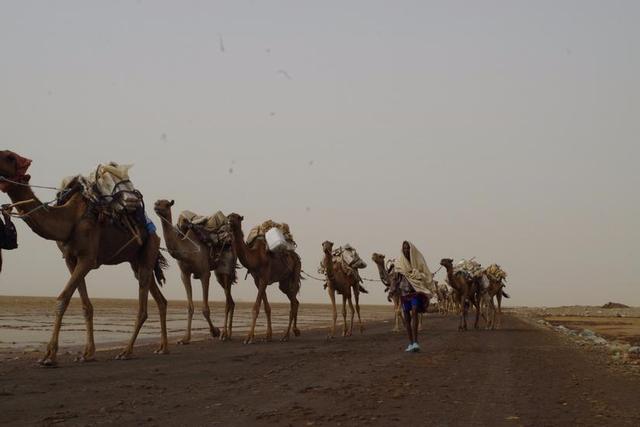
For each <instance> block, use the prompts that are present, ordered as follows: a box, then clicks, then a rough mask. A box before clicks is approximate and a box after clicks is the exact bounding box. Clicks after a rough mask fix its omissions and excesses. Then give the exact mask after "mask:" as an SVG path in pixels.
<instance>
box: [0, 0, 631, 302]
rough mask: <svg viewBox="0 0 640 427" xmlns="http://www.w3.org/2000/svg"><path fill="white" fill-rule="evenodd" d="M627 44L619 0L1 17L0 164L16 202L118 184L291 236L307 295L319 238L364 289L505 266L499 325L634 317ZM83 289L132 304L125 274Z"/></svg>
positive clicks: (24, 254)
mask: <svg viewBox="0 0 640 427" xmlns="http://www.w3.org/2000/svg"><path fill="white" fill-rule="evenodd" d="M638 22H640V2H637V1H626V2H625V1H606V2H605V1H586V0H580V1H558V0H553V1H541V0H536V1H530V2H525V1H468V2H459V1H443V2H429V1H415V2H409V1H394V2H391V1H371V0H366V1H321V2H299V1H270V2H266V1H264V2H262V1H239V0H234V1H229V2H213V1H179V2H178V1H173V2H165V1H137V2H136V1H56V2H47V1H26V0H20V1H2V2H1V3H0V140H1V141H2V143H1V144H0V145H1V146H2V148H3V149H12V150H14V151H16V152H18V153H20V154H22V155H24V156H27V157H29V158H32V159H33V165H32V167H31V169H30V173H31V175H32V182H33V183H35V184H44V185H57V184H58V183H59V182H60V180H61V179H62V177H64V176H67V175H72V174H77V173H81V172H82V173H85V172H87V171H89V170H92V169H94V168H95V166H96V165H97V164H98V163H101V162H108V161H110V160H114V161H117V162H121V163H134V164H135V166H134V168H133V169H132V171H131V177H132V179H133V181H134V183H135V184H136V186H137V187H138V188H139V189H140V190H141V191H142V192H143V193H144V196H145V200H146V202H147V204H148V205H152V204H153V202H154V201H155V200H157V199H159V198H168V199H175V201H176V206H175V208H174V209H175V210H176V211H175V212H174V214H177V211H179V210H182V209H189V210H193V211H196V212H199V213H211V212H214V211H215V210H217V209H221V210H223V211H224V212H225V213H230V212H238V213H241V214H242V215H244V217H245V232H248V229H249V228H250V227H252V226H253V225H255V224H257V223H258V222H261V221H263V220H266V219H269V218H272V219H274V220H276V221H284V222H288V223H289V224H290V226H291V229H292V232H293V233H294V236H295V238H296V240H297V241H298V244H299V253H300V254H301V256H302V259H303V268H304V269H305V270H307V271H308V272H311V273H312V274H314V273H315V271H316V268H317V265H318V263H319V261H320V258H321V256H322V253H321V243H322V241H324V240H325V239H330V240H332V241H334V242H335V243H336V245H340V244H344V243H347V242H349V243H351V244H352V245H354V246H355V247H356V248H357V249H358V250H359V252H360V254H361V255H362V256H363V258H366V259H367V261H369V264H370V266H369V268H367V270H366V271H365V272H364V274H363V275H364V276H366V277H371V278H374V277H377V272H376V270H375V268H373V267H374V266H373V263H372V262H370V255H371V253H372V252H374V251H377V252H382V253H385V254H387V255H391V256H394V257H395V256H397V255H398V253H399V251H400V246H401V242H402V241H403V240H405V239H408V240H411V241H413V242H414V243H415V244H416V245H417V246H418V248H419V249H420V250H421V251H422V252H423V253H424V255H425V257H426V259H427V262H428V263H429V266H430V267H431V269H432V270H436V268H437V267H438V262H439V260H440V259H441V258H443V257H452V258H455V259H459V258H461V257H473V256H475V257H477V259H478V260H479V261H480V262H482V263H483V264H489V263H492V262H497V263H499V264H501V265H502V266H503V267H504V268H505V270H507V272H508V273H509V284H508V288H507V290H508V292H510V293H511V295H512V297H513V298H512V300H511V301H510V303H511V304H517V305H565V304H602V303H605V302H607V301H610V300H613V301H620V302H625V303H627V304H633V305H640V288H639V285H640V283H639V281H638V277H639V271H638V265H639V264H638V258H640V197H639V195H638V188H640V179H639V174H638V159H639V156H640V144H639V141H638V135H639V134H640V103H639V101H640V85H639V84H638V76H639V75H640V48H639V47H638V41H639V40H640V26H639V25H638ZM37 194H38V195H39V196H41V198H42V199H47V200H48V199H51V198H52V195H51V194H50V193H49V192H47V191H45V190H39V191H37ZM0 200H1V201H2V202H3V203H4V202H6V201H7V200H8V197H7V196H6V195H1V194H0ZM149 216H150V217H151V218H153V219H154V220H156V223H158V221H157V217H156V215H155V213H153V212H152V211H149ZM16 222H17V226H18V232H19V243H20V247H19V249H18V250H17V251H12V252H3V256H4V259H5V263H4V267H3V269H4V271H3V272H2V275H1V276H0V294H7V295H57V294H58V293H59V292H60V291H61V290H62V288H63V287H64V284H65V282H66V279H67V277H68V273H67V271H66V268H65V266H64V262H63V260H62V259H61V257H60V253H59V251H58V249H57V247H56V245H55V243H54V242H50V241H45V240H42V239H41V238H39V237H37V236H36V235H35V234H34V233H33V232H31V230H29V229H28V228H27V227H26V226H25V224H24V223H23V222H21V221H19V220H18V221H16ZM244 273H245V272H244V270H242V271H241V272H240V274H239V275H240V276H241V277H242V278H244ZM167 277H168V279H169V280H168V283H167V285H166V286H165V287H164V290H163V292H164V293H165V295H166V296H167V297H168V298H170V299H178V298H184V296H185V294H184V290H183V287H182V284H181V283H180V280H179V272H178V269H177V265H176V263H175V261H172V262H171V268H170V270H169V271H168V273H167ZM438 278H439V279H442V278H443V275H442V272H440V273H439V274H438ZM88 283H89V295H90V296H94V297H125V298H136V297H137V290H136V289H137V284H136V282H135V281H134V279H133V276H132V274H131V272H130V269H129V267H128V266H127V265H121V266H118V267H103V268H101V269H100V270H98V271H93V272H91V273H90V275H89V277H88ZM366 286H367V288H369V289H370V290H371V294H370V295H367V296H365V297H364V298H363V303H383V302H385V294H384V292H382V288H383V287H382V285H381V284H377V283H368V284H366ZM212 290H213V292H212V299H213V300H221V299H222V298H223V293H222V291H221V288H220V287H219V286H218V285H217V284H215V283H214V284H213V285H212ZM255 293H256V290H255V287H254V285H253V283H249V282H245V281H244V280H240V283H239V284H238V285H236V286H235V287H234V290H233V294H234V296H235V298H236V299H237V300H244V301H249V300H253V299H254V298H255ZM200 295H201V291H200V286H199V284H198V283H197V282H194V297H195V298H196V299H197V300H198V299H200ZM269 295H270V299H271V301H285V300H286V299H285V298H284V296H283V295H282V294H281V293H280V291H279V290H278V288H277V286H272V287H271V288H270V290H269ZM301 300H302V301H303V302H328V297H327V296H326V293H325V291H324V290H323V289H322V284H321V283H318V282H315V281H312V280H307V281H305V282H303V285H302V291H301Z"/></svg>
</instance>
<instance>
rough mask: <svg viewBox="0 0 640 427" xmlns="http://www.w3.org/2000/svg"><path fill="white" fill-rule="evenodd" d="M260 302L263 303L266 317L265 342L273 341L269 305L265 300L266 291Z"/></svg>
mask: <svg viewBox="0 0 640 427" xmlns="http://www.w3.org/2000/svg"><path fill="white" fill-rule="evenodd" d="M262 302H263V303H264V313H265V314H266V315H267V336H266V341H267V342H271V341H272V340H273V330H272V329H271V304H269V300H268V298H267V291H266V290H265V292H264V293H263V294H262Z"/></svg>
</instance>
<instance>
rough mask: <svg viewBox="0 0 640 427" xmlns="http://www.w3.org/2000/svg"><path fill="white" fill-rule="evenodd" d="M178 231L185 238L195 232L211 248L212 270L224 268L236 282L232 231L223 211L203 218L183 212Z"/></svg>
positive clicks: (179, 217) (179, 219)
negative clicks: (189, 233) (232, 254)
mask: <svg viewBox="0 0 640 427" xmlns="http://www.w3.org/2000/svg"><path fill="white" fill-rule="evenodd" d="M177 227H178V230H179V231H180V233H181V234H182V235H183V236H186V234H187V233H188V232H189V230H191V231H193V233H194V234H195V235H196V238H197V239H198V240H199V241H200V242H201V243H203V244H204V245H205V246H207V247H208V248H209V258H210V263H211V268H213V269H219V268H222V269H223V270H224V271H226V272H227V274H229V275H231V276H233V277H234V281H235V256H231V254H230V253H232V252H233V248H232V246H231V238H232V235H231V229H230V227H229V223H228V221H227V217H226V215H225V214H223V213H222V212H221V211H217V212H216V213H214V214H213V215H210V216H202V215H198V214H195V213H193V212H191V211H186V210H185V211H182V212H180V215H179V216H178V223H177Z"/></svg>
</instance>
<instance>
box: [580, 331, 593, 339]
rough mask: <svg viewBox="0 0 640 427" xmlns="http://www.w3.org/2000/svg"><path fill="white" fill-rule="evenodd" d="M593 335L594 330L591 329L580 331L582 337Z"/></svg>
mask: <svg viewBox="0 0 640 427" xmlns="http://www.w3.org/2000/svg"><path fill="white" fill-rule="evenodd" d="M595 335H596V334H595V332H593V331H592V330H591V329H584V330H583V331H582V332H580V336H581V337H584V338H588V337H594V336H595Z"/></svg>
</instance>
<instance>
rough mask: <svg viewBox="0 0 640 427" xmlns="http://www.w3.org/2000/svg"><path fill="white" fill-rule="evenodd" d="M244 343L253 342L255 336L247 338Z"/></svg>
mask: <svg viewBox="0 0 640 427" xmlns="http://www.w3.org/2000/svg"><path fill="white" fill-rule="evenodd" d="M243 344H253V337H250V338H245V340H244V341H243Z"/></svg>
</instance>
